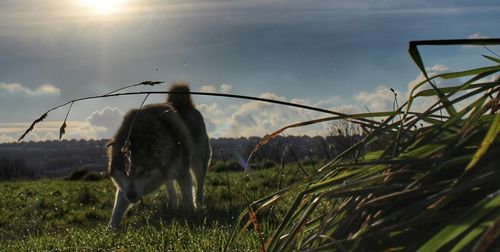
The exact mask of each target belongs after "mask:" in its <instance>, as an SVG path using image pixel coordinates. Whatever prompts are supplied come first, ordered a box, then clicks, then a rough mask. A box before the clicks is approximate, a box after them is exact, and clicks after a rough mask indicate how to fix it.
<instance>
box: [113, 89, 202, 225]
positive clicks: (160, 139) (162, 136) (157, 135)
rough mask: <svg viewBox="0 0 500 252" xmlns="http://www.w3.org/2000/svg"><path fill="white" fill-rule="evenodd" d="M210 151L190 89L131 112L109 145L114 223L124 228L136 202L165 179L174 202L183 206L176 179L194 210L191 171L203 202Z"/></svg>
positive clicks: (170, 202) (184, 200)
mask: <svg viewBox="0 0 500 252" xmlns="http://www.w3.org/2000/svg"><path fill="white" fill-rule="evenodd" d="M170 91H173V92H189V86H188V84H187V83H185V82H177V83H174V84H173V85H172V87H171V88H170ZM136 113H138V114H137V116H136ZM134 117H135V121H134ZM130 127H132V130H131V131H130ZM129 131H130V137H129V142H130V146H129V148H128V149H129V150H130V154H131V155H130V159H129V160H130V161H131V162H130V168H129V171H126V167H125V166H126V163H127V162H126V156H125V154H124V152H123V151H122V148H123V146H124V145H125V141H126V139H127V136H128V135H129ZM210 155H211V153H210V146H209V142H208V136H207V132H206V128H205V123H204V121H203V117H202V115H201V113H200V112H199V111H198V110H197V109H196V108H195V106H194V104H193V102H192V99H191V95H190V94H170V95H169V96H168V98H167V102H166V103H158V104H151V105H147V106H144V107H143V108H142V109H140V110H137V109H134V110H131V111H129V112H128V113H127V114H126V115H125V117H124V120H123V122H122V125H121V127H120V128H119V129H118V131H117V132H116V134H115V136H114V138H113V139H112V140H111V141H110V143H109V144H108V159H109V167H108V169H109V174H110V176H111V180H112V181H113V183H114V184H115V186H116V198H115V204H114V208H113V213H112V216H111V220H110V222H109V226H110V227H118V226H119V225H120V221H121V219H122V218H123V216H124V214H125V213H126V211H127V210H128V208H129V207H130V206H131V204H133V203H136V202H138V201H139V200H140V199H141V198H142V197H143V196H144V195H146V194H148V193H151V192H153V191H155V190H156V189H158V188H159V187H160V186H161V185H162V184H165V185H166V186H167V193H168V206H169V207H170V208H173V207H177V193H176V190H175V187H174V181H176V182H177V183H178V185H179V188H180V190H181V196H182V197H181V199H182V201H181V204H180V206H181V207H183V208H184V209H186V210H189V211H191V210H192V209H193V208H194V203H193V191H192V190H193V189H192V188H193V182H192V178H191V172H192V174H193V175H194V178H195V182H196V194H195V195H196V196H195V197H196V204H197V205H198V206H203V204H204V189H203V185H204V182H205V175H206V173H207V168H208V164H209V162H210ZM190 171H191V172H190Z"/></svg>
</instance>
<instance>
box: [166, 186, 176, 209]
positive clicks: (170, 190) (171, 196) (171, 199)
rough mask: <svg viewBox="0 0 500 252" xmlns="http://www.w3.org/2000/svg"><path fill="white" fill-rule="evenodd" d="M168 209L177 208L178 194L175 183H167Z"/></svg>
mask: <svg viewBox="0 0 500 252" xmlns="http://www.w3.org/2000/svg"><path fill="white" fill-rule="evenodd" d="M166 184H167V194H168V205H167V207H168V209H175V208H177V192H175V185H174V181H173V180H170V181H167V183H166Z"/></svg>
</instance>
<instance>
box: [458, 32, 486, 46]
mask: <svg viewBox="0 0 500 252" xmlns="http://www.w3.org/2000/svg"><path fill="white" fill-rule="evenodd" d="M467 38H468V39H485V38H489V37H487V36H484V35H481V34H480V33H479V32H476V33H474V34H471V35H469V36H468V37H467ZM475 47H477V45H463V46H462V48H475Z"/></svg>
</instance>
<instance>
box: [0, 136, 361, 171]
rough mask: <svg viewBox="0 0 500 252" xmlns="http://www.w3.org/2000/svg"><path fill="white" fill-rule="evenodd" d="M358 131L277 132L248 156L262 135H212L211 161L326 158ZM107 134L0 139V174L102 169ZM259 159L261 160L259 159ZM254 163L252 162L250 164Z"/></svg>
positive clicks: (354, 138) (264, 162) (353, 138)
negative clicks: (0, 141)
mask: <svg viewBox="0 0 500 252" xmlns="http://www.w3.org/2000/svg"><path fill="white" fill-rule="evenodd" d="M359 138H360V136H346V135H345V134H344V135H332V136H327V137H321V136H314V137H310V136H286V137H284V136H278V137H276V138H275V139H273V140H272V141H270V142H269V143H268V144H266V145H264V146H263V147H262V148H261V149H259V150H258V151H257V152H255V154H254V155H253V157H252V160H251V163H250V164H246V160H247V158H248V156H249V155H250V153H251V152H252V150H253V149H254V148H255V146H256V145H257V143H258V142H259V141H260V140H261V138H260V137H240V138H214V139H211V140H210V144H211V147H212V163H213V164H216V163H217V162H222V163H226V162H227V163H229V162H233V163H239V164H241V166H247V167H260V166H266V167H267V166H269V164H270V163H278V164H279V163H289V162H324V161H326V160H329V159H331V158H333V157H335V156H336V155H338V154H339V153H341V152H342V151H344V150H345V149H346V148H348V147H349V146H350V145H351V144H352V143H353V142H355V141H357V140H359ZM107 142H108V140H107V139H100V140H93V139H92V140H62V141H44V142H22V143H7V144H0V179H1V180H9V179H15V178H31V179H33V178H40V177H48V178H54V177H64V176H67V175H68V174H70V173H71V172H73V171H75V170H77V169H85V170H89V171H95V172H105V171H106V165H107V157H106V144H107ZM258 164H259V165H258ZM252 165H253V166H252Z"/></svg>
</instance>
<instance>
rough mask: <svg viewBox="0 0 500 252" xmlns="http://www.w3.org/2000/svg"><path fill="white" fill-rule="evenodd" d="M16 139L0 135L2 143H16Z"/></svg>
mask: <svg viewBox="0 0 500 252" xmlns="http://www.w3.org/2000/svg"><path fill="white" fill-rule="evenodd" d="M15 141H16V139H15V138H13V137H12V136H9V135H5V134H2V135H0V143H12V142H15Z"/></svg>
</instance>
